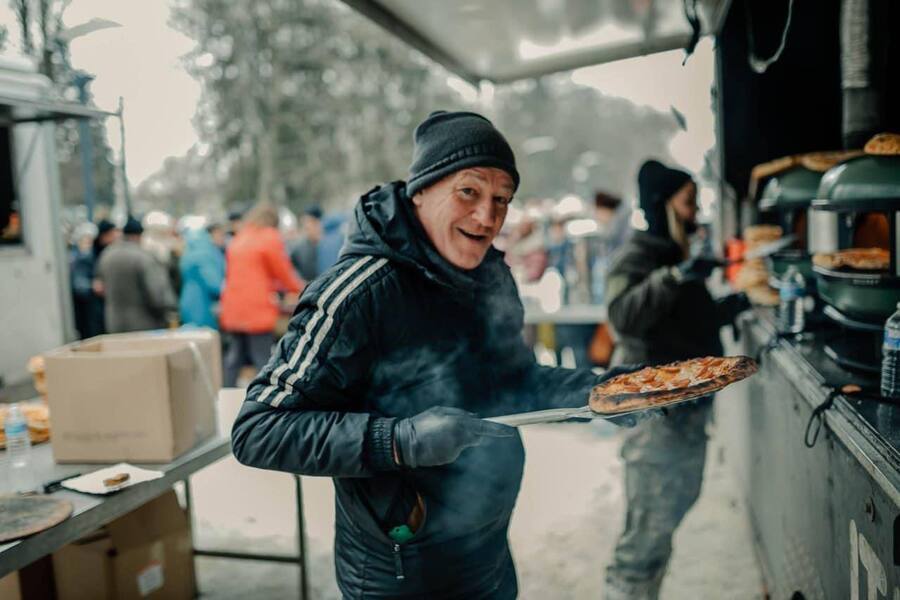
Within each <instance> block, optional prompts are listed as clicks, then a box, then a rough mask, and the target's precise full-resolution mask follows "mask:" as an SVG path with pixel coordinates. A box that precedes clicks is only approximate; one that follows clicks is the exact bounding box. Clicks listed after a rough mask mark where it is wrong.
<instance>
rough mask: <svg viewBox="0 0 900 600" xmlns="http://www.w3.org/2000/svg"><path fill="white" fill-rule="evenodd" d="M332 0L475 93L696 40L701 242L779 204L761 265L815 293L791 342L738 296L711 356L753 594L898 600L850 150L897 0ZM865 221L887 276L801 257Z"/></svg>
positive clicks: (869, 288)
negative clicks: (706, 234) (729, 382)
mask: <svg viewBox="0 0 900 600" xmlns="http://www.w3.org/2000/svg"><path fill="white" fill-rule="evenodd" d="M345 3H346V4H348V5H350V6H351V7H353V8H354V9H356V10H358V11H359V12H360V13H362V14H364V15H366V16H367V17H369V18H370V19H372V20H373V21H374V22H376V23H378V24H380V25H381V26H383V27H384V28H385V29H386V30H388V31H389V32H391V33H393V34H394V35H396V36H398V37H399V38H401V39H403V40H405V41H406V42H408V43H409V44H410V45H412V46H414V47H416V48H418V49H419V50H420V51H422V52H423V53H425V54H426V55H428V56H429V57H431V58H432V59H434V60H435V61H437V62H438V63H440V64H442V65H443V66H445V67H446V68H448V69H449V70H451V71H452V72H454V73H456V74H457V75H459V76H460V77H462V78H464V79H466V80H468V81H470V82H472V83H473V84H475V85H483V83H484V82H493V83H505V82H511V81H515V80H518V79H522V78H531V77H539V76H541V75H545V74H549V73H553V72H558V71H563V70H568V69H573V68H577V67H582V66H587V65H591V64H597V63H600V62H607V61H612V60H618V59H622V58H628V57H633V56H638V55H642V54H648V53H652V52H659V51H663V50H670V49H675V48H683V47H691V46H692V44H694V43H695V42H696V39H697V36H699V35H712V36H714V37H715V40H716V46H715V58H716V73H715V84H714V89H713V90H712V92H713V93H712V99H713V102H714V110H715V113H716V125H717V159H716V166H717V169H716V170H717V176H718V178H719V189H718V202H717V211H718V215H717V219H716V227H715V229H714V234H715V235H714V240H715V242H716V243H717V245H718V247H720V248H721V247H722V245H723V244H724V241H725V240H728V239H731V238H734V237H737V236H739V235H740V234H741V232H742V231H743V229H744V227H746V226H748V225H752V224H755V223H758V222H771V220H772V219H773V217H772V216H771V214H770V215H767V214H765V213H767V212H768V213H771V212H772V211H774V212H775V213H785V214H778V215H776V217H775V218H776V219H778V218H785V219H787V220H786V221H785V222H784V224H783V226H786V227H790V228H795V229H796V231H795V233H801V234H802V235H801V236H798V237H799V238H800V241H799V242H798V244H797V245H796V246H795V247H794V248H793V249H791V251H792V252H793V254H791V255H790V256H787V255H782V256H780V257H778V258H776V259H773V261H770V266H771V267H773V268H774V270H775V271H776V273H777V272H778V271H777V269H779V268H787V263H788V262H791V261H794V262H795V263H797V264H801V265H804V266H805V267H806V269H807V270H806V273H807V275H808V276H809V279H810V280H811V282H813V281H814V282H815V284H816V294H817V299H816V301H815V302H814V303H812V304H811V305H810V307H809V308H810V309H811V312H810V313H809V314H808V315H807V319H806V322H807V325H806V328H805V329H804V331H803V332H802V333H801V334H799V335H784V334H780V333H778V328H777V321H776V313H775V311H774V310H773V309H772V308H765V307H757V308H755V309H754V310H752V311H749V312H747V313H745V315H744V317H743V318H742V320H741V322H740V327H739V329H738V331H737V332H736V333H737V335H735V336H733V337H732V336H730V335H729V336H728V337H729V339H728V342H729V344H728V346H727V349H728V353H731V354H736V353H741V354H747V355H750V356H755V357H758V358H759V360H760V362H761V372H760V374H759V375H757V376H756V377H754V378H752V379H751V381H750V382H748V383H747V384H745V385H742V386H737V387H735V388H734V389H733V390H728V391H727V392H725V393H723V394H722V396H721V399H720V401H719V402H717V408H716V413H717V417H716V421H717V427H718V428H719V430H720V436H721V437H722V438H723V439H725V440H726V446H727V449H728V461H729V462H730V464H731V465H732V466H733V468H734V469H735V471H736V474H737V477H738V480H739V482H740V484H741V486H742V492H743V494H744V496H745V498H746V500H747V505H748V507H749V512H750V520H751V522H752V526H753V530H754V534H755V541H756V551H757V555H758V557H759V562H760V564H761V566H762V570H763V573H764V576H765V584H766V587H767V590H766V592H767V594H768V595H769V596H770V597H773V598H796V599H800V598H853V599H856V598H861V597H867V598H869V599H872V600H875V599H880V598H889V599H893V600H900V403H895V402H891V401H889V400H886V399H884V398H881V397H880V396H879V395H878V381H879V370H880V339H881V333H882V329H883V325H884V320H885V319H886V318H887V316H889V315H890V313H891V312H893V306H894V305H895V304H896V302H897V301H898V300H900V297H898V294H900V285H897V283H896V282H897V281H898V275H900V271H898V262H900V261H898V256H900V245H898V244H900V242H898V240H900V235H898V232H900V220H898V217H897V214H898V210H900V165H898V163H897V161H900V157H898V156H896V155H893V156H890V155H873V154H863V152H862V148H863V146H864V145H865V143H866V141H867V140H869V139H870V138H871V137H872V136H873V135H875V134H877V133H879V132H884V131H893V132H900V78H898V77H896V74H897V73H898V72H900V44H898V43H897V41H896V39H895V38H896V36H893V39H892V33H893V32H895V31H896V29H897V25H898V24H900V6H898V5H897V4H896V3H891V2H886V1H878V0H824V1H822V2H815V3H812V2H794V1H793V0H781V1H778V2H767V3H758V2H752V1H751V0H734V1H731V2H729V1H725V0H723V1H719V2H717V1H707V2H689V1H688V2H684V3H682V2H679V1H674V0H673V1H656V2H653V1H649V2H599V1H568V2H540V1H537V0H534V1H530V2H516V3H512V2H484V1H477V0H471V1H468V2H461V3H447V2H440V1H439V0H424V1H423V0H345ZM698 93H705V90H698ZM822 151H831V152H834V151H850V152H848V153H847V154H841V155H840V156H837V155H829V156H832V157H835V158H834V159H833V164H831V165H828V167H830V168H826V169H824V170H823V172H815V173H813V174H809V173H803V172H800V173H796V172H785V171H778V170H776V171H775V172H774V173H770V174H769V175H768V176H765V177H760V178H754V179H752V178H751V175H752V173H753V169H754V167H756V166H757V165H760V164H762V163H767V162H769V161H773V160H774V159H779V158H781V157H796V156H798V155H801V154H804V153H810V152H822ZM853 151H856V152H853ZM798 165H802V163H801V162H800V161H799V159H798V160H797V161H795V162H791V164H789V165H788V167H791V168H794V167H797V166H798ZM788 170H789V169H788ZM773 177H774V178H775V180H776V181H775V183H772V182H771V181H769V180H770V179H772V178H773ZM751 180H752V181H753V183H754V186H753V191H752V193H751ZM813 180H815V181H813ZM757 187H758V188H759V190H758V191H760V192H761V191H762V190H765V189H766V188H767V187H768V188H769V189H768V191H767V192H766V193H765V194H762V193H757V189H756V188H757ZM813 190H814V191H813ZM760 203H761V204H762V205H760ZM787 213H790V218H787ZM871 213H877V214H880V215H883V220H881V221H880V222H881V223H882V224H883V226H882V227H881V228H880V229H879V227H878V226H877V225H876V227H875V230H876V231H882V233H883V239H880V238H878V239H877V241H874V242H873V241H872V237H869V238H867V239H868V240H869V241H868V243H869V245H875V246H879V245H881V246H883V249H884V250H885V251H887V252H888V254H889V255H890V263H889V267H888V268H887V269H884V270H881V271H877V272H871V271H870V272H866V273H855V272H848V271H845V270H841V269H837V270H834V269H828V268H824V267H815V268H814V267H813V265H812V264H811V263H810V262H809V261H811V255H812V254H816V253H819V252H823V251H833V250H838V249H841V248H847V247H850V246H853V245H859V244H860V243H861V242H860V241H859V240H860V239H861V237H863V236H862V235H861V233H860V231H861V229H862V228H861V225H860V223H861V222H863V221H865V218H864V217H865V216H866V215H869V214H871ZM876 238H877V236H876ZM779 261H780V262H779ZM772 270H773V269H772V268H770V272H771V271H772ZM772 283H774V284H776V285H777V281H773V282H772ZM810 287H812V286H810ZM776 299H777V294H776ZM776 301H777V300H776ZM848 386H849V387H848Z"/></svg>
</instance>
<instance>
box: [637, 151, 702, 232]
mask: <svg viewBox="0 0 900 600" xmlns="http://www.w3.org/2000/svg"><path fill="white" fill-rule="evenodd" d="M692 179H693V178H692V177H691V175H690V173H685V172H684V171H679V170H678V169H670V168H669V167H667V166H665V165H664V164H662V163H661V162H659V161H657V160H648V161H647V162H645V163H644V164H643V165H641V169H640V171H638V194H639V197H640V205H641V210H643V211H644V217H645V218H646V220H647V231H648V232H649V233H652V234H655V235H658V236H662V237H668V236H669V223H668V219H667V218H666V201H667V200H668V199H669V198H671V197H672V196H673V195H674V194H675V192H677V191H678V190H679V189H681V186H683V185H684V184H685V183H687V182H688V181H691V180H692Z"/></svg>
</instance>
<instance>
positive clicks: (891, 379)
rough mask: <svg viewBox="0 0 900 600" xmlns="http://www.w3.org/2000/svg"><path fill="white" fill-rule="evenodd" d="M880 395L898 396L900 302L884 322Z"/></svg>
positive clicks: (899, 391)
mask: <svg viewBox="0 0 900 600" xmlns="http://www.w3.org/2000/svg"><path fill="white" fill-rule="evenodd" d="M881 395H882V396H884V397H885V398H900V304H897V310H895V311H894V314H892V315H891V316H890V318H889V319H888V320H887V322H885V324H884V344H882V346H881Z"/></svg>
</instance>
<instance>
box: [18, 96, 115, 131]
mask: <svg viewBox="0 0 900 600" xmlns="http://www.w3.org/2000/svg"><path fill="white" fill-rule="evenodd" d="M115 114H116V113H113V112H108V111H105V110H100V109H97V108H91V107H90V106H85V105H83V104H76V103H74V102H53V101H48V100H35V99H32V98H18V97H14V96H4V95H0V125H15V124H16V123H35V122H41V121H63V120H65V119H104V118H106V117H110V116H115Z"/></svg>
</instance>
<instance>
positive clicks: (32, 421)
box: [0, 402, 50, 448]
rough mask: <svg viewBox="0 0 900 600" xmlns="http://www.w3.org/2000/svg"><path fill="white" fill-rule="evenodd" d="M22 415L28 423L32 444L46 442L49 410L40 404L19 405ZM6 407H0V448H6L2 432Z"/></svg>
mask: <svg viewBox="0 0 900 600" xmlns="http://www.w3.org/2000/svg"><path fill="white" fill-rule="evenodd" d="M19 407H20V408H21V409H22V414H24V415H25V420H26V421H27V423H28V437H30V438H31V443H32V444H38V443H40V442H46V441H47V440H49V439H50V410H49V409H48V408H47V405H46V404H44V403H43V402H41V403H29V404H20V405H19ZM7 410H8V408H7V407H6V406H2V407H0V448H6V434H5V433H4V431H3V424H4V423H5V421H6V413H7Z"/></svg>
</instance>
